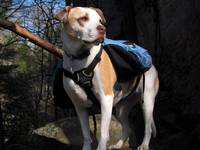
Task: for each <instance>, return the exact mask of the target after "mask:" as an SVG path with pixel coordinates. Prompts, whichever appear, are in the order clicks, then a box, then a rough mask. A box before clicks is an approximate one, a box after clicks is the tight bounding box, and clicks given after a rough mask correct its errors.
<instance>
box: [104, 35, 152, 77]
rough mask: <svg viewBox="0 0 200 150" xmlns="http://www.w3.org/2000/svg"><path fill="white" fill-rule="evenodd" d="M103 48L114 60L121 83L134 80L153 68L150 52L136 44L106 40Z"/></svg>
mask: <svg viewBox="0 0 200 150" xmlns="http://www.w3.org/2000/svg"><path fill="white" fill-rule="evenodd" d="M103 47H104V49H105V50H106V52H107V53H108V55H109V57H110V59H111V60H112V63H113V66H114V68H115V70H116V74H117V77H118V80H119V81H126V80H129V79H132V78H134V77H135V76H137V75H140V74H142V73H144V72H146V71H147V70H148V69H149V68H150V67H151V66H152V58H151V56H150V54H149V53H148V51H147V50H146V49H144V48H142V47H140V46H138V45H136V44H130V43H129V42H128V41H124V40H111V39H107V38H106V39H105V40H104V44H103Z"/></svg>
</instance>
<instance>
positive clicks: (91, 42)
mask: <svg viewBox="0 0 200 150" xmlns="http://www.w3.org/2000/svg"><path fill="white" fill-rule="evenodd" d="M104 38H105V35H98V36H97V38H96V39H95V40H93V41H87V40H83V42H84V43H85V44H95V45H98V44H100V43H103V42H104Z"/></svg>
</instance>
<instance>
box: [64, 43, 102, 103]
mask: <svg viewBox="0 0 200 150" xmlns="http://www.w3.org/2000/svg"><path fill="white" fill-rule="evenodd" d="M101 54H102V47H101V48H100V51H99V53H98V54H97V55H96V56H95V58H94V59H93V61H92V63H91V64H90V65H89V66H88V67H87V68H84V69H81V70H79V71H76V72H74V73H71V72H70V71H67V70H65V69H63V72H64V76H65V77H68V78H71V79H72V80H73V81H74V82H75V83H76V84H78V85H79V86H81V87H82V88H83V89H84V90H85V92H86V94H87V96H88V97H89V98H90V99H91V100H92V101H93V100H95V99H96V97H95V96H94V94H93V92H92V91H91V88H92V86H93V84H92V78H93V76H94V68H95V67H96V65H97V64H98V63H99V61H100V60H101Z"/></svg>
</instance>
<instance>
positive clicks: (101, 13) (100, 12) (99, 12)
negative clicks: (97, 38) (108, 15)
mask: <svg viewBox="0 0 200 150" xmlns="http://www.w3.org/2000/svg"><path fill="white" fill-rule="evenodd" d="M90 8H91V9H94V10H95V11H96V12H97V13H98V14H99V16H100V17H101V20H102V24H106V19H105V17H104V15H103V12H102V11H101V9H99V8H94V7H90Z"/></svg>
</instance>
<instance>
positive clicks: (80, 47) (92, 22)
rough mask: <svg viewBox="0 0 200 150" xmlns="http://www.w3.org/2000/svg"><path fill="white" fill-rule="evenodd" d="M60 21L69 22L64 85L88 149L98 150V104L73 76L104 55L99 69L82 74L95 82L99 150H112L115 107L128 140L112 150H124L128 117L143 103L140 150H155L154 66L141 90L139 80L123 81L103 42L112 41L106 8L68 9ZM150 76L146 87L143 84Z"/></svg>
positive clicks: (58, 15)
mask: <svg viewBox="0 0 200 150" xmlns="http://www.w3.org/2000/svg"><path fill="white" fill-rule="evenodd" d="M55 18H56V19H57V20H58V21H60V22H62V23H63V28H62V30H61V39H62V42H63V48H64V55H63V69H64V70H65V71H66V72H67V73H66V74H65V73H64V74H63V85H64V89H65V91H66V93H67V94H68V95H69V97H70V98H71V100H72V102H73V104H74V106H75V109H76V112H77V115H78V117H79V120H80V124H81V129H82V133H83V138H84V139H83V147H82V150H91V149H92V147H91V143H92V140H91V137H90V129H89V121H88V111H87V110H88V108H90V107H92V106H93V101H92V100H91V98H90V97H89V95H88V94H87V92H86V91H85V90H84V88H83V87H82V86H80V85H79V84H78V83H77V82H76V80H75V79H73V74H74V73H76V72H80V71H82V70H84V68H87V67H88V66H91V65H90V64H91V63H92V62H93V60H94V59H95V58H96V57H97V56H98V55H99V57H100V59H99V60H98V61H97V62H96V64H95V66H94V65H93V70H92V75H91V74H85V73H84V71H82V74H84V75H83V76H84V79H85V78H90V80H91V81H90V82H91V84H92V86H91V92H92V93H93V95H94V96H95V97H96V99H97V100H98V103H99V105H100V111H101V127H100V139H99V142H98V146H97V150H106V148H107V141H108V140H109V124H110V121H111V116H112V110H113V107H115V110H116V113H115V115H116V118H117V120H118V121H119V122H120V123H121V125H122V136H121V138H120V139H119V141H118V142H117V143H116V144H115V145H111V146H110V147H109V148H110V149H120V148H121V147H122V146H123V144H124V142H125V141H126V140H127V138H128V136H129V134H130V131H131V129H130V126H129V121H128V113H129V112H130V110H131V109H132V107H133V106H134V104H135V103H136V102H138V101H139V102H140V103H141V107H142V110H143V114H144V121H145V131H144V138H143V142H142V143H141V145H140V146H139V147H138V150H149V142H150V139H151V135H152V134H153V135H154V136H155V135H156V127H155V123H154V119H153V109H154V102H155V97H156V95H157V92H158V89H159V79H158V73H157V71H156V69H155V67H154V66H152V67H151V68H150V69H149V70H148V71H146V72H145V73H144V76H142V75H141V77H140V80H139V83H138V86H137V88H136V89H135V91H132V90H133V89H134V88H133V87H134V86H135V84H136V83H135V80H130V81H127V82H121V81H118V80H117V75H116V73H115V68H114V67H113V64H112V62H111V59H110V58H109V56H108V54H107V53H106V51H105V50H103V49H102V46H101V45H102V44H101V43H102V42H103V40H104V38H105V36H106V28H105V25H104V24H105V18H104V16H103V13H102V12H101V10H100V9H97V8H90V7H73V8H71V7H69V6H67V7H66V8H65V9H64V10H62V11H59V12H57V13H56V14H55ZM69 74H70V75H69ZM79 75H80V74H79ZM79 75H78V76H77V78H79ZM144 77H145V82H143V80H144ZM80 78H81V77H80ZM86 80H87V79H86ZM87 83H88V82H87ZM116 84H118V85H120V89H116V87H115V85H116ZM143 84H144V85H143ZM143 86H144V88H143ZM128 95H129V96H128Z"/></svg>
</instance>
